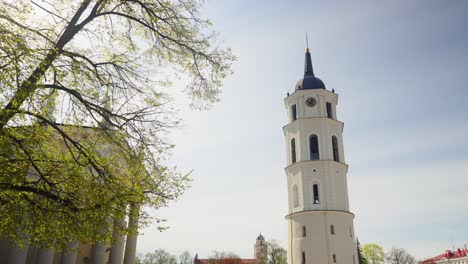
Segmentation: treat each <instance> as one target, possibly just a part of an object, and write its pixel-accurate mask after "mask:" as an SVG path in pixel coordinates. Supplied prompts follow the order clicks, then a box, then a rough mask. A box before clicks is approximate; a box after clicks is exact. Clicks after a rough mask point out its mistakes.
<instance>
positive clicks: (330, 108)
mask: <svg viewBox="0 0 468 264" xmlns="http://www.w3.org/2000/svg"><path fill="white" fill-rule="evenodd" d="M326 105H327V116H328V118H331V119H333V111H332V104H331V103H329V102H327V104H326Z"/></svg>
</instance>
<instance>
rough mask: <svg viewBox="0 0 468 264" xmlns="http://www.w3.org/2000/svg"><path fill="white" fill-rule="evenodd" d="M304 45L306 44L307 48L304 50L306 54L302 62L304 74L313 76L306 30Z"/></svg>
mask: <svg viewBox="0 0 468 264" xmlns="http://www.w3.org/2000/svg"><path fill="white" fill-rule="evenodd" d="M306 45H307V50H306V54H305V55H306V56H305V63H304V76H314V70H313V69H312V58H311V57H310V51H309V36H308V35H307V32H306Z"/></svg>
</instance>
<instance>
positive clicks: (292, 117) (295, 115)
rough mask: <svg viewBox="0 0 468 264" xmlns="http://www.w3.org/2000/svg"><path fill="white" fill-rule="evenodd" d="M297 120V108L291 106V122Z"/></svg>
mask: <svg viewBox="0 0 468 264" xmlns="http://www.w3.org/2000/svg"><path fill="white" fill-rule="evenodd" d="M296 119H297V107H296V105H292V106H291V120H292V121H294V120H296Z"/></svg>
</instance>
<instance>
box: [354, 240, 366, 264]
mask: <svg viewBox="0 0 468 264" xmlns="http://www.w3.org/2000/svg"><path fill="white" fill-rule="evenodd" d="M356 244H357V255H358V263H359V264H366V263H367V261H366V258H365V257H364V254H363V253H362V249H361V243H359V239H357V243H356Z"/></svg>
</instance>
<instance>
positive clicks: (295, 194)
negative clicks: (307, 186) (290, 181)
mask: <svg viewBox="0 0 468 264" xmlns="http://www.w3.org/2000/svg"><path fill="white" fill-rule="evenodd" d="M293 205H294V207H298V206H299V191H298V190H297V185H295V184H294V186H293Z"/></svg>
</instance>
